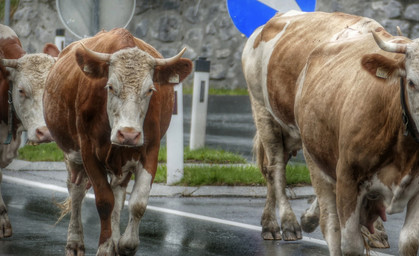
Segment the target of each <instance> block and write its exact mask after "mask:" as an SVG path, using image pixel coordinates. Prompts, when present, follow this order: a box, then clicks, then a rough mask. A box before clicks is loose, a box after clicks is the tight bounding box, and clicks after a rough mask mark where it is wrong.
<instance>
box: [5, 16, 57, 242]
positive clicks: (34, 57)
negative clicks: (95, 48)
mask: <svg viewBox="0 0 419 256" xmlns="http://www.w3.org/2000/svg"><path fill="white" fill-rule="evenodd" d="M44 52H45V53H48V54H50V55H52V56H57V55H58V49H57V48H56V47H55V46H54V45H51V44H47V45H45V47H44ZM54 63H55V60H54V58H53V57H51V56H49V55H47V54H44V53H41V54H25V51H24V50H23V49H22V45H21V43H20V41H19V39H18V37H17V35H16V33H15V32H14V31H13V30H12V29H11V28H9V27H8V26H5V25H1V24H0V168H4V167H6V166H7V165H9V164H10V163H11V162H12V160H13V159H14V158H15V157H16V156H17V150H18V147H19V145H20V143H21V142H20V140H21V133H22V130H27V131H28V140H29V141H30V142H33V143H42V142H49V141H51V139H52V138H51V136H50V134H49V131H48V129H47V128H46V125H45V121H44V118H43V110H42V94H43V88H44V85H45V80H46V77H47V74H48V72H49V70H50V68H51V67H52V65H53V64H54ZM6 67H8V68H10V69H9V70H7V68H6ZM12 84H13V85H14V86H12V87H13V88H10V85H12ZM1 177H2V175H1V169H0V182H1ZM11 235H12V227H11V224H10V221H9V218H8V215H7V209H6V205H5V204H4V201H3V199H2V197H1V193H0V238H3V237H9V236H11Z"/></svg>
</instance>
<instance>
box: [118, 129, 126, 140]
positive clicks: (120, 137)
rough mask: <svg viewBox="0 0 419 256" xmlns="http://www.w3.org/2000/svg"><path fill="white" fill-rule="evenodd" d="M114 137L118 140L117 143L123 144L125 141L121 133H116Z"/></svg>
mask: <svg viewBox="0 0 419 256" xmlns="http://www.w3.org/2000/svg"><path fill="white" fill-rule="evenodd" d="M116 137H117V138H118V141H119V142H124V141H125V136H124V134H123V133H122V132H121V131H118V133H117V134H116Z"/></svg>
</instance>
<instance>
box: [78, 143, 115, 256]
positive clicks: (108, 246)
mask: <svg viewBox="0 0 419 256" xmlns="http://www.w3.org/2000/svg"><path fill="white" fill-rule="evenodd" d="M84 139H85V141H88V138H84ZM85 148H86V149H90V148H91V146H89V145H88V144H87V145H85ZM82 157H83V163H84V166H85V168H86V172H87V174H88V176H89V180H90V182H91V183H92V186H93V190H94V192H95V201H96V209H97V211H98V213H99V218H100V236H99V248H98V250H97V253H96V255H97V256H111V255H112V256H113V255H115V245H114V243H113V240H112V224H111V218H112V211H113V208H114V203H115V201H114V195H113V192H112V189H111V186H110V184H109V182H108V179H107V172H106V170H105V169H104V167H103V165H102V164H101V163H100V162H99V161H98V159H97V158H96V157H95V156H94V155H93V154H91V153H90V152H89V151H84V150H82Z"/></svg>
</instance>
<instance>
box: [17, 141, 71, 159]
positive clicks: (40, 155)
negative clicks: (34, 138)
mask: <svg viewBox="0 0 419 256" xmlns="http://www.w3.org/2000/svg"><path fill="white" fill-rule="evenodd" d="M18 159H22V160H26V161H31V162H38V161H64V155H63V152H62V151H61V150H60V149H59V148H58V146H57V144H56V143H54V142H51V143H44V144H40V145H37V146H31V145H26V146H24V147H22V148H20V149H19V157H18Z"/></svg>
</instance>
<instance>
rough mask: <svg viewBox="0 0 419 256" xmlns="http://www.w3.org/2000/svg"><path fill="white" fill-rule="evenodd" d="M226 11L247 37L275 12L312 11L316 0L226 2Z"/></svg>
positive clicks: (236, 0)
mask: <svg viewBox="0 0 419 256" xmlns="http://www.w3.org/2000/svg"><path fill="white" fill-rule="evenodd" d="M227 9H228V12H229V14H230V17H231V19H232V20H233V23H234V25H235V26H236V27H237V29H238V30H239V31H240V32H242V33H243V34H244V35H246V36H247V37H249V36H250V35H251V34H252V33H253V31H254V30H255V29H256V28H258V27H259V26H261V25H263V24H265V23H266V22H267V21H268V20H269V19H270V18H272V17H273V16H274V15H275V13H277V12H286V11H290V10H301V11H304V12H312V11H314V10H315V9H316V0H227Z"/></svg>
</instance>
